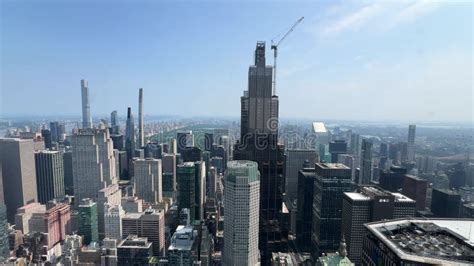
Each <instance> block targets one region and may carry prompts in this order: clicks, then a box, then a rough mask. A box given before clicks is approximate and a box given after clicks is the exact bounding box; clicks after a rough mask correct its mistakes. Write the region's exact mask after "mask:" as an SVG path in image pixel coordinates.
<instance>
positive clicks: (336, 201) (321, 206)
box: [311, 163, 352, 259]
mask: <svg viewBox="0 0 474 266" xmlns="http://www.w3.org/2000/svg"><path fill="white" fill-rule="evenodd" d="M315 174H316V178H315V179H314V192H313V219H312V222H313V225H312V230H311V243H312V247H313V250H312V251H311V252H312V254H313V258H315V259H316V258H319V256H320V255H321V253H323V252H324V253H327V252H330V251H336V250H337V249H338V247H339V243H340V242H341V220H342V213H341V210H342V197H343V194H344V192H349V191H350V190H351V183H352V180H351V169H350V168H349V167H347V166H345V165H343V164H333V163H316V164H315Z"/></svg>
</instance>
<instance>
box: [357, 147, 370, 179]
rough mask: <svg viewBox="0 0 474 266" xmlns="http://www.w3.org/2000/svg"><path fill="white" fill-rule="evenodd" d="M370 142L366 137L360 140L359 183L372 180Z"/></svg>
mask: <svg viewBox="0 0 474 266" xmlns="http://www.w3.org/2000/svg"><path fill="white" fill-rule="evenodd" d="M372 176H373V170H372V142H371V141H370V140H368V139H363V140H362V147H361V155H360V173H359V182H358V184H359V185H369V184H370V182H371V181H372Z"/></svg>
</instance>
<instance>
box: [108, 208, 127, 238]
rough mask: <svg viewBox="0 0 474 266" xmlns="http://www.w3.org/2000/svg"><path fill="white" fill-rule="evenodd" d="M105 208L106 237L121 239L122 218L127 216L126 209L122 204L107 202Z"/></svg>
mask: <svg viewBox="0 0 474 266" xmlns="http://www.w3.org/2000/svg"><path fill="white" fill-rule="evenodd" d="M104 208H105V212H104V227H105V237H106V238H113V239H117V240H121V239H122V218H123V217H124V216H125V211H124V210H123V209H122V206H121V205H110V204H107V203H106V204H105V206H104Z"/></svg>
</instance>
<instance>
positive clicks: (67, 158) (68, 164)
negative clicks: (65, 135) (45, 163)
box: [63, 150, 74, 196]
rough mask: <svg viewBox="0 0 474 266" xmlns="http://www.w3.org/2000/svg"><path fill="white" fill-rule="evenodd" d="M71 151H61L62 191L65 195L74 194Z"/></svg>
mask: <svg viewBox="0 0 474 266" xmlns="http://www.w3.org/2000/svg"><path fill="white" fill-rule="evenodd" d="M72 168H73V166H72V151H71V150H69V151H65V152H63V171H64V191H65V193H66V195H69V196H73V195H74V175H73V170H72Z"/></svg>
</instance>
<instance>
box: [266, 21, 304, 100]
mask: <svg viewBox="0 0 474 266" xmlns="http://www.w3.org/2000/svg"><path fill="white" fill-rule="evenodd" d="M303 19H304V17H301V18H300V19H298V20H297V21H296V22H295V24H293V26H291V28H290V29H289V30H288V31H287V32H286V33H285V35H283V37H281V39H280V40H279V41H278V42H276V43H274V42H273V40H272V45H271V49H272V50H273V80H272V85H273V86H272V87H273V95H276V69H277V56H278V46H279V45H280V43H281V42H282V41H283V40H284V39H286V37H288V35H289V34H290V33H291V32H292V31H293V30H294V29H295V28H296V26H298V24H300V22H301V21H303Z"/></svg>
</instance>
